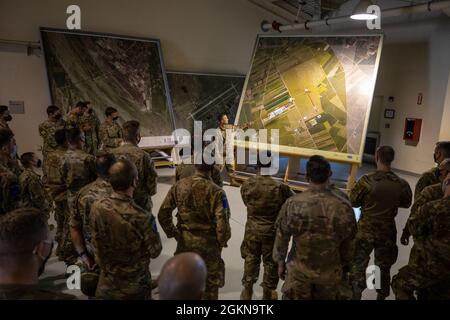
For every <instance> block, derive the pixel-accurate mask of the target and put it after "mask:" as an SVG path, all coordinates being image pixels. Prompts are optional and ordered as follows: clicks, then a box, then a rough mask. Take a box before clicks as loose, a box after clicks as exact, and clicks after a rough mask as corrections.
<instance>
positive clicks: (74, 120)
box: [66, 112, 83, 130]
mask: <svg viewBox="0 0 450 320" xmlns="http://www.w3.org/2000/svg"><path fill="white" fill-rule="evenodd" d="M82 117H83V115H82V114H77V113H73V112H71V113H69V114H68V116H67V121H66V128H67V129H72V128H78V129H80V130H82V126H83V120H82Z"/></svg>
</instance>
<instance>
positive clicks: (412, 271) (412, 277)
mask: <svg viewBox="0 0 450 320" xmlns="http://www.w3.org/2000/svg"><path fill="white" fill-rule="evenodd" d="M447 270H448V266H447V267H446V270H442V271H443V272H441V273H439V274H436V273H435V272H430V269H429V268H427V267H421V266H417V265H410V264H408V265H407V266H405V267H403V268H401V269H400V270H399V272H398V274H397V275H395V276H394V277H393V278H392V290H393V291H394V294H395V299H397V300H415V299H416V298H415V296H414V292H418V291H421V290H426V292H427V298H426V299H428V300H449V299H450V274H449V273H448V271H447Z"/></svg>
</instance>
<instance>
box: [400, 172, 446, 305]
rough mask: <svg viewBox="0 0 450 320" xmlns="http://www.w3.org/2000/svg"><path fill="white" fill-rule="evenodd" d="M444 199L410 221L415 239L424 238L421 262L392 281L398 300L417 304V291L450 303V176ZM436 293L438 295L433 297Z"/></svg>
mask: <svg viewBox="0 0 450 320" xmlns="http://www.w3.org/2000/svg"><path fill="white" fill-rule="evenodd" d="M442 189H443V192H444V197H443V198H441V199H439V200H435V201H431V202H428V203H426V204H424V205H423V206H421V207H420V209H419V210H418V212H417V214H416V219H414V220H413V221H410V226H409V228H410V230H411V231H412V232H411V234H412V235H413V237H415V236H419V237H421V238H422V245H423V250H421V251H420V254H421V255H423V257H421V259H417V260H415V261H411V260H410V261H409V263H408V265H407V266H405V267H403V268H401V269H400V270H399V273H398V274H397V275H396V276H394V278H393V279H392V289H393V291H394V293H395V298H396V299H398V300H406V299H408V300H414V299H415V297H414V291H422V290H427V289H432V288H433V289H435V288H441V289H443V290H442V292H439V291H438V292H436V290H431V293H432V294H431V295H430V297H429V298H430V299H450V295H449V293H450V269H449V266H450V215H449V212H450V175H448V176H447V178H446V179H445V180H444V182H443V184H442ZM433 293H434V294H433Z"/></svg>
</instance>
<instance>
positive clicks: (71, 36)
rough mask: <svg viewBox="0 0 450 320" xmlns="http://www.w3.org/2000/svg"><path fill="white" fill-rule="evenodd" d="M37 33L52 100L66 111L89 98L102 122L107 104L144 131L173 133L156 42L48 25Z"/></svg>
mask: <svg viewBox="0 0 450 320" xmlns="http://www.w3.org/2000/svg"><path fill="white" fill-rule="evenodd" d="M41 35H42V41H43V46H44V52H45V58H46V59H45V60H46V65H47V75H48V79H49V85H50V91H51V95H52V101H53V104H55V105H57V106H59V107H61V108H63V110H64V111H66V112H67V111H68V110H70V108H71V107H73V106H74V105H75V104H76V103H77V101H80V100H82V101H90V102H91V105H92V106H93V108H94V110H95V111H96V114H97V116H98V117H99V118H100V120H101V121H103V119H104V111H105V109H106V108H107V107H108V106H111V107H114V108H116V109H117V110H118V111H119V114H120V117H121V122H123V121H126V120H130V119H139V121H140V123H141V135H142V136H168V135H171V134H172V131H173V130H174V125H173V121H172V116H171V108H170V106H169V103H168V99H167V90H166V88H167V85H166V81H165V77H164V74H165V71H164V69H163V63H162V59H161V56H160V51H159V42H158V41H155V40H145V39H134V38H126V37H125V38H121V37H118V36H109V35H104V36H103V35H94V34H89V33H75V32H61V31H54V30H52V29H41Z"/></svg>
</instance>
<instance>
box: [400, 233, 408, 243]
mask: <svg viewBox="0 0 450 320" xmlns="http://www.w3.org/2000/svg"><path fill="white" fill-rule="evenodd" d="M400 243H401V244H402V245H404V246H407V245H408V244H409V233H408V232H407V231H406V230H403V233H402V236H401V237H400Z"/></svg>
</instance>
